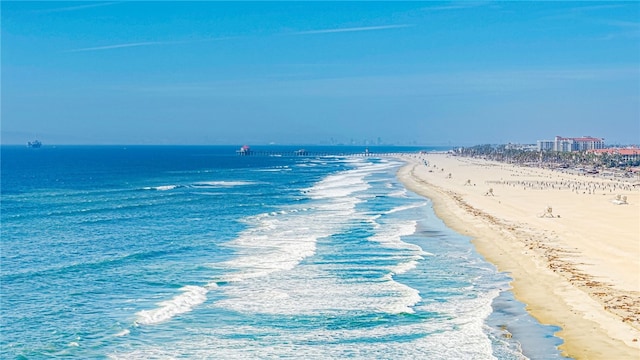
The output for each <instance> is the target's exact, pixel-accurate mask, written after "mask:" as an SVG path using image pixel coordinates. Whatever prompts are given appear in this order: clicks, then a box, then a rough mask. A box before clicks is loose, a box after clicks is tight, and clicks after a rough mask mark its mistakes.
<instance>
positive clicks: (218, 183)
mask: <svg viewBox="0 0 640 360" xmlns="http://www.w3.org/2000/svg"><path fill="white" fill-rule="evenodd" d="M253 184H255V182H253V181H199V182H197V183H194V184H193V186H197V187H206V186H210V187H233V186H244V185H253Z"/></svg>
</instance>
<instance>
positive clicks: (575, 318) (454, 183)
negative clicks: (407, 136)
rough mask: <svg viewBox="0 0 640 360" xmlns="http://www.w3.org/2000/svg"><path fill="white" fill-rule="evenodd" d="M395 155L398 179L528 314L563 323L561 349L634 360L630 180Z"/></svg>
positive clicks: (637, 271) (636, 299)
mask: <svg viewBox="0 0 640 360" xmlns="http://www.w3.org/2000/svg"><path fill="white" fill-rule="evenodd" d="M403 159H404V160H406V161H408V162H409V163H408V165H406V166H404V167H403V168H402V169H401V170H400V171H399V172H398V177H399V179H400V180H401V181H402V182H403V183H404V184H405V185H406V186H407V187H408V188H409V189H411V190H413V191H415V192H416V193H418V194H420V195H423V196H426V197H428V198H430V199H431V200H432V201H433V206H434V209H435V211H436V214H437V215H438V216H439V217H440V218H442V219H443V221H444V222H445V223H446V224H447V225H448V226H449V227H451V228H453V229H455V230H456V231H458V232H460V233H462V234H465V235H468V236H469V237H470V238H471V239H472V242H473V244H474V245H475V246H476V248H477V249H478V251H479V252H480V253H481V254H482V255H483V256H485V258H486V259H487V260H489V261H490V262H492V263H494V264H496V266H497V267H498V269H499V270H500V271H504V272H507V273H509V274H510V275H511V276H512V278H513V279H514V280H513V282H512V286H513V292H514V294H515V296H516V298H517V299H518V300H520V301H522V302H524V303H525V304H527V310H528V311H529V312H530V313H531V314H532V315H533V316H534V317H535V318H537V319H538V320H539V321H540V322H542V323H544V324H553V325H557V326H560V327H561V328H562V330H561V331H559V332H558V333H557V334H556V335H557V336H559V337H561V338H562V339H564V344H563V345H562V346H561V347H560V349H561V350H562V351H563V354H564V355H566V356H570V357H573V358H575V359H640V186H638V185H636V186H634V181H635V183H638V180H637V179H635V180H634V179H628V178H627V179H621V178H605V177H602V176H600V177H598V176H594V175H576V174H569V173H566V172H561V171H557V170H547V169H541V168H533V167H524V166H516V165H510V164H505V163H499V162H492V161H487V160H482V159H475V158H469V157H457V156H451V155H448V154H420V155H414V156H409V155H406V156H404V157H403ZM505 325H506V326H507V328H508V324H505Z"/></svg>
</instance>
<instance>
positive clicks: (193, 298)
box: [136, 285, 207, 325]
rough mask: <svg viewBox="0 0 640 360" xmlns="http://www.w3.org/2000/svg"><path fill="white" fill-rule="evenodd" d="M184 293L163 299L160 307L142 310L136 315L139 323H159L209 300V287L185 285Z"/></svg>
mask: <svg viewBox="0 0 640 360" xmlns="http://www.w3.org/2000/svg"><path fill="white" fill-rule="evenodd" d="M180 290H181V291H182V293H181V294H180V295H176V296H175V297H174V298H173V299H171V300H168V301H163V302H161V303H159V304H158V305H159V306H160V307H158V308H156V309H152V310H142V311H139V312H138V313H137V314H136V315H137V317H138V319H137V321H136V322H137V323H138V324H142V325H149V324H157V323H161V322H164V321H167V320H169V319H171V318H172V317H174V316H176V315H179V314H182V313H185V312H188V311H191V309H193V307H195V306H197V305H200V304H202V303H203V302H205V301H206V300H207V289H206V288H203V287H200V286H193V285H190V286H185V287H183V288H181V289H180Z"/></svg>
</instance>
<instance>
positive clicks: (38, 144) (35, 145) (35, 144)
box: [27, 140, 42, 149]
mask: <svg viewBox="0 0 640 360" xmlns="http://www.w3.org/2000/svg"><path fill="white" fill-rule="evenodd" d="M27 147H30V148H33V149H37V148H40V147H42V143H41V142H40V140H33V141H29V142H27Z"/></svg>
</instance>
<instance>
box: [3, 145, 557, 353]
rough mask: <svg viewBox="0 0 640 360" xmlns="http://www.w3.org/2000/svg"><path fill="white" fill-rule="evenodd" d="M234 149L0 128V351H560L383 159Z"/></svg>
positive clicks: (549, 331) (547, 330)
mask: <svg viewBox="0 0 640 360" xmlns="http://www.w3.org/2000/svg"><path fill="white" fill-rule="evenodd" d="M235 150H236V148H235V147H195V146H194V147H178V146H173V147H159V146H158V147H154V146H140V147H131V146H129V147H124V146H105V147H89V146H78V147H73V146H59V147H47V146H45V147H43V148H41V149H27V148H24V147H17V146H14V147H12V146H3V147H2V154H1V155H2V158H1V161H2V169H1V170H2V173H1V179H2V184H1V185H2V187H1V191H2V199H1V200H2V201H1V205H2V207H1V210H2V212H1V221H2V222H1V224H2V228H1V229H2V234H1V241H2V243H1V254H0V256H1V267H0V275H1V283H0V285H1V289H0V290H1V298H0V301H1V304H0V305H1V306H0V312H1V313H0V314H1V326H2V328H1V329H0V330H1V331H0V334H1V335H0V337H1V338H0V358H2V359H13V358H21V359H45V358H83V359H89V358H92V359H95V358H112V359H173V358H181V359H184V358H192V359H206V358H215V359H235V358H242V359H246V358H260V359H265V358H296V359H311V358H322V359H325V358H336V359H337V358H352V359H373V358H375V359H416V358H421V359H452V358H458V359H492V358H497V359H525V358H531V359H552V358H560V355H559V352H558V351H557V350H556V346H557V345H559V344H560V340H559V339H557V338H555V337H554V336H553V332H554V331H557V330H558V329H557V328H554V327H549V326H542V325H540V324H538V323H537V322H536V321H535V320H534V319H532V318H531V317H530V316H529V315H527V314H526V312H525V311H524V309H523V304H521V303H519V302H517V301H515V300H514V299H513V296H512V294H511V293H510V291H508V289H509V286H508V281H509V278H508V277H507V276H506V275H505V274H502V273H498V272H497V271H496V269H495V267H494V266H492V265H491V264H489V263H487V262H486V261H484V260H483V259H482V258H481V257H480V256H479V255H478V254H477V253H476V252H475V251H474V249H473V247H472V246H471V244H470V242H469V239H468V238H466V237H464V236H461V235H459V234H457V233H455V232H453V231H452V230H450V229H448V228H446V226H444V224H443V223H442V222H441V221H440V220H439V219H438V218H437V217H436V216H435V215H434V213H433V210H432V208H431V203H430V201H429V200H428V199H425V198H422V197H420V196H417V195H415V194H413V193H411V192H409V191H407V190H406V189H405V188H404V187H403V186H402V184H400V183H399V182H398V181H397V179H396V177H395V173H396V171H397V170H398V168H399V167H400V166H402V162H401V161H399V160H397V159H394V158H391V157H375V156H368V157H364V156H238V155H236V153H235ZM269 150H278V148H273V147H271V148H269ZM282 150H287V151H290V150H291V149H284V148H283V149H282ZM312 150H318V151H320V150H323V149H312ZM326 150H328V151H332V152H334V153H338V152H341V151H344V152H349V151H352V149H337V148H335V147H332V148H328V149H326ZM339 150H340V151H339ZM371 150H372V151H385V152H386V151H392V152H397V151H402V152H405V151H416V149H409V148H396V147H392V148H388V149H371ZM504 327H506V329H507V330H508V331H510V332H511V333H512V334H513V337H511V338H509V337H506V336H504V335H505V334H506V332H505V330H504Z"/></svg>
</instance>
